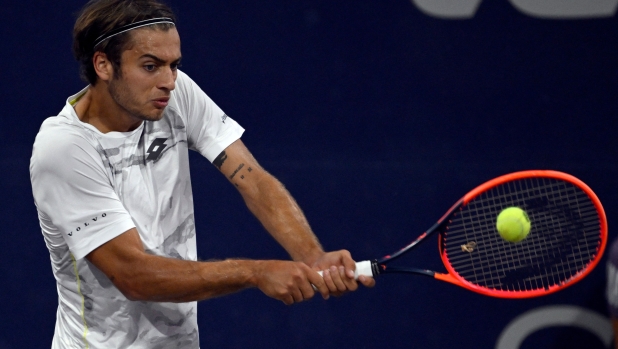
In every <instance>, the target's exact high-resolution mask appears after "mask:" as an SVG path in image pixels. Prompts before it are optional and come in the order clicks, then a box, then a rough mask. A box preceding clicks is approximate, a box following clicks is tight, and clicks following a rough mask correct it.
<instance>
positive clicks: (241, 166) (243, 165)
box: [230, 164, 245, 179]
mask: <svg viewBox="0 0 618 349" xmlns="http://www.w3.org/2000/svg"><path fill="white" fill-rule="evenodd" d="M243 167H245V164H240V165H238V168H236V170H234V173H232V175H231V176H230V179H232V178H234V176H236V174H237V173H238V171H240V169H242V168H243Z"/></svg>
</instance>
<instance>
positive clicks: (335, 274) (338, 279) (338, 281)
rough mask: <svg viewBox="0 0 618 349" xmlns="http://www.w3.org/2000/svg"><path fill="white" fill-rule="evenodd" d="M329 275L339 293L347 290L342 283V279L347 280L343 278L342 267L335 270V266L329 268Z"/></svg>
mask: <svg viewBox="0 0 618 349" xmlns="http://www.w3.org/2000/svg"><path fill="white" fill-rule="evenodd" d="M330 275H331V278H332V279H333V282H334V284H335V286H336V287H337V290H338V291H339V292H344V291H346V290H347V289H348V288H347V286H346V285H345V283H344V282H343V279H347V278H346V277H345V274H344V268H343V267H341V268H337V267H335V266H332V267H330ZM342 276H343V278H342Z"/></svg>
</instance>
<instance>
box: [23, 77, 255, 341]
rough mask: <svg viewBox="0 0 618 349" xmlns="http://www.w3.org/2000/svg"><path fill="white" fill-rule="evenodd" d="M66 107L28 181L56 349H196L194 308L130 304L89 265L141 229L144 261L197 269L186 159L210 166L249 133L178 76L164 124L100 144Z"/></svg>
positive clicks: (41, 136)
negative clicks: (48, 280)
mask: <svg viewBox="0 0 618 349" xmlns="http://www.w3.org/2000/svg"><path fill="white" fill-rule="evenodd" d="M85 92H86V89H84V90H82V91H81V92H79V93H78V94H76V95H74V96H71V97H69V99H68V100H67V103H66V105H65V107H64V109H63V110H62V111H61V112H60V114H59V115H58V116H55V117H50V118H48V119H47V120H45V121H44V122H43V125H42V126H41V129H40V130H39V133H38V135H37V137H36V140H35V142H34V148H33V152H32V158H31V161H30V179H31V182H32V190H33V194H34V201H35V204H36V207H37V210H38V216H39V221H40V225H41V229H42V232H43V236H44V238H45V243H46V244H47V248H48V249H49V252H50V256H51V264H52V269H53V273H54V276H55V278H56V282H57V289H58V302H59V305H58V311H57V316H56V329H55V334H54V339H53V344H52V348H92V349H94V348H149V349H152V348H198V347H199V338H198V329H197V313H196V312H197V304H196V302H188V303H157V302H141V301H129V300H127V298H126V297H125V296H124V295H123V294H122V293H121V292H120V291H119V290H118V289H117V288H116V287H115V286H114V285H113V284H112V282H111V281H110V280H109V279H108V278H107V277H106V276H105V275H104V274H103V273H102V272H101V271H100V270H99V269H97V268H96V267H95V266H94V265H92V264H91V263H90V262H88V260H87V259H85V258H84V257H85V256H86V255H87V254H88V253H90V252H91V251H92V250H94V249H95V248H97V247H98V246H100V245H102V244H103V243H105V242H107V241H109V240H111V239H113V238H114V237H116V236H118V235H120V234H122V233H123V232H125V231H127V230H129V229H131V228H133V227H136V228H137V230H138V232H139V234H140V237H141V239H142V242H143V245H144V248H145V249H146V251H147V252H148V253H152V254H155V255H160V256H166V257H171V258H178V259H185V260H196V259H197V252H196V243H195V223H194V216H193V196H192V190H191V180H190V175H189V154H188V149H192V150H196V151H198V152H199V153H200V154H202V155H203V156H205V157H206V158H207V159H208V160H210V161H211V162H212V161H213V160H214V159H215V158H216V157H217V156H218V155H219V154H220V153H221V152H222V151H223V150H224V149H225V148H226V147H227V146H229V145H230V144H231V143H232V142H234V141H235V140H237V139H239V138H240V136H241V135H242V133H243V132H244V129H243V128H242V127H240V126H239V125H238V124H237V123H236V122H235V121H234V120H232V119H231V118H229V117H227V115H225V114H224V113H223V111H222V110H221V109H220V108H219V107H218V106H217V105H216V104H215V103H214V102H213V101H212V100H211V99H210V98H209V97H208V96H207V95H206V94H205V93H204V92H203V91H202V90H201V89H200V88H199V87H198V86H197V85H196V84H195V83H194V82H193V81H192V80H191V79H190V78H189V77H188V76H187V75H186V74H184V73H182V72H180V71H179V72H178V78H177V80H176V89H175V90H174V91H172V93H171V98H170V101H169V104H168V106H167V108H165V111H164V113H163V118H162V119H161V120H159V121H155V122H152V121H145V122H143V123H142V125H141V126H139V127H138V128H137V129H136V130H134V131H132V132H109V133H106V134H103V133H101V132H99V131H98V130H97V129H96V128H95V127H93V126H92V125H90V124H86V123H82V122H81V121H80V120H79V119H78V117H77V115H76V114H75V110H74V109H73V106H72V104H74V103H75V102H76V101H77V100H79V98H80V97H81V96H82V95H83V94H84V93H85Z"/></svg>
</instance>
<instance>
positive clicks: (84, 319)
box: [71, 253, 90, 349]
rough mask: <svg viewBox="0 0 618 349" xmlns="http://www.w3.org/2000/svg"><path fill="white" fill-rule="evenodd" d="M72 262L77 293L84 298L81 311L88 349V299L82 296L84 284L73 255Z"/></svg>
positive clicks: (85, 342)
mask: <svg viewBox="0 0 618 349" xmlns="http://www.w3.org/2000/svg"><path fill="white" fill-rule="evenodd" d="M71 260H72V261H73V270H74V271H75V279H76V280H77V293H78V294H79V296H80V297H82V309H81V316H82V321H83V322H84V334H83V337H84V344H85V345H86V349H88V348H89V347H90V346H89V345H88V339H86V336H87V335H88V324H87V323H86V314H85V309H86V305H85V304H86V299H85V298H84V295H83V294H82V283H81V280H80V279H79V274H78V273H77V261H76V260H75V257H74V256H73V254H72V253H71Z"/></svg>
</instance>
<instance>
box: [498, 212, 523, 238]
mask: <svg viewBox="0 0 618 349" xmlns="http://www.w3.org/2000/svg"><path fill="white" fill-rule="evenodd" d="M496 228H497V229H498V233H500V236H502V238H503V239H504V240H506V241H509V242H519V241H521V240H523V239H525V238H526V236H528V233H530V218H529V217H528V214H527V213H526V211H524V210H522V209H521V208H519V207H514V206H513V207H508V208H505V209H504V210H502V212H500V214H499V215H498V219H497V221H496Z"/></svg>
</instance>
